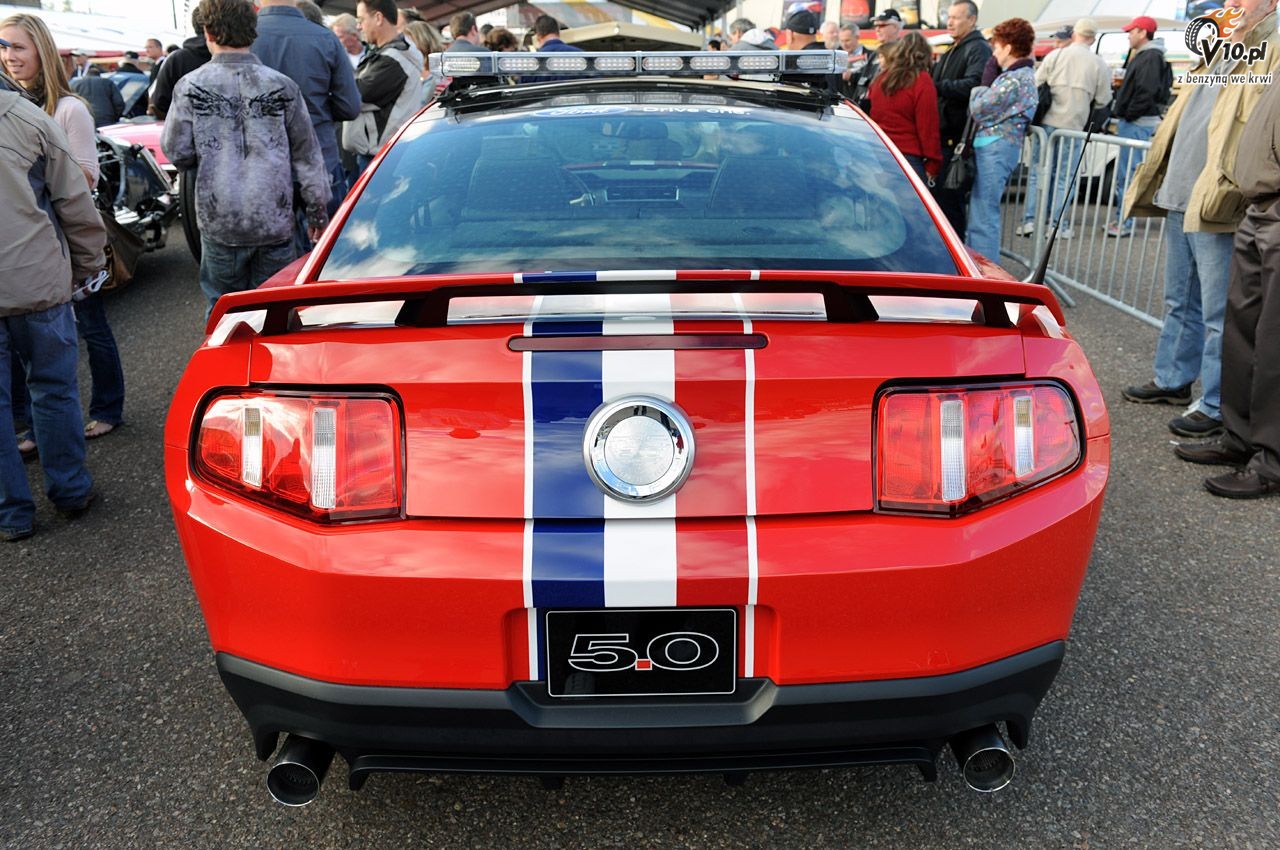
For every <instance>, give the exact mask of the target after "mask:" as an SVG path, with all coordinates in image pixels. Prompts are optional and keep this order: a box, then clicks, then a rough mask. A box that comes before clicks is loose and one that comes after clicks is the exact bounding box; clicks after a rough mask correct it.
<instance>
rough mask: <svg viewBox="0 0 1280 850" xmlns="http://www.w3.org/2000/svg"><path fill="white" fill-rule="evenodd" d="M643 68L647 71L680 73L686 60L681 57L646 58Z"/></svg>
mask: <svg viewBox="0 0 1280 850" xmlns="http://www.w3.org/2000/svg"><path fill="white" fill-rule="evenodd" d="M641 67H642V68H644V69H645V70H646V71H679V70H680V69H681V68H683V67H684V60H683V59H681V58H680V57H679V56H646V57H644V61H643V63H642V64H641Z"/></svg>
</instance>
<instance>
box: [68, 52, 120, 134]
mask: <svg viewBox="0 0 1280 850" xmlns="http://www.w3.org/2000/svg"><path fill="white" fill-rule="evenodd" d="M71 90H72V91H73V92H75V93H76V94H78V95H80V96H81V97H82V98H84V99H85V100H86V101H88V102H89V109H90V110H92V111H93V126H95V127H105V126H106V125H107V124H114V123H116V122H117V121H119V120H120V116H121V115H123V114H124V97H122V96H121V94H120V89H119V87H117V86H116V84H115V83H113V82H111V81H110V80H108V79H107V78H106V77H104V76H102V69H101V68H99V67H98V66H97V65H92V66H90V68H89V70H88V72H87V73H86V74H85V75H84V76H83V77H76V78H75V79H74V80H72V81H71Z"/></svg>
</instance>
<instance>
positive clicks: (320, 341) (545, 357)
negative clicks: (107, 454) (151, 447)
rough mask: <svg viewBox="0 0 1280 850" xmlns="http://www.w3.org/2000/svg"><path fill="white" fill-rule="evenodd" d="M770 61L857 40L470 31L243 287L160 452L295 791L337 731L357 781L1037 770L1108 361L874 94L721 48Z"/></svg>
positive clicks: (229, 651) (794, 59)
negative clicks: (433, 776)
mask: <svg viewBox="0 0 1280 850" xmlns="http://www.w3.org/2000/svg"><path fill="white" fill-rule="evenodd" d="M451 57H452V64H450V63H451ZM822 57H825V64H824V62H823V61H820V60H821V59H822ZM438 59H439V57H437V61H438ZM767 60H771V61H773V62H774V63H777V62H779V61H781V62H784V63H786V67H785V68H783V69H782V70H785V71H786V72H787V73H788V75H789V76H788V78H787V79H788V80H794V79H795V77H794V76H790V75H794V74H800V73H804V72H809V73H814V72H816V73H824V72H826V71H828V70H830V69H831V68H834V67H835V65H834V63H835V62H836V61H838V57H836V56H833V55H832V54H831V53H829V52H828V53H820V52H818V51H809V52H804V53H801V52H795V53H783V54H777V53H764V52H758V53H755V54H729V53H726V54H714V53H710V54H708V53H701V54H672V53H663V54H655V55H652V56H641V55H637V54H599V55H596V54H567V53H554V54H514V53H508V54H501V53H500V54H466V53H464V54H456V55H455V54H446V55H445V57H444V61H445V63H446V65H445V66H444V68H443V70H444V71H445V72H446V73H447V74H450V75H451V76H453V78H454V83H453V85H452V87H451V89H450V91H449V93H448V94H447V95H446V96H445V97H443V98H442V99H441V100H440V101H439V102H437V103H436V104H433V105H432V106H431V107H428V108H427V109H425V110H423V111H422V112H421V113H420V114H419V115H418V116H417V117H416V118H415V119H413V120H412V121H410V122H409V123H408V124H406V125H405V127H404V128H402V130H401V131H400V132H399V135H398V136H397V137H396V138H395V139H394V140H393V141H392V142H391V143H389V144H388V145H387V147H386V148H385V149H384V150H383V151H382V152H381V154H380V155H379V157H378V158H377V159H376V160H375V161H374V163H373V165H372V166H371V167H370V168H369V169H368V170H367V172H366V173H365V175H364V176H363V178H362V179H361V181H360V183H359V184H358V185H357V186H356V188H355V189H354V190H353V192H352V194H351V196H350V197H348V198H347V200H346V202H345V204H344V206H343V208H342V210H341V211H340V212H339V214H338V215H337V217H336V219H335V221H334V222H333V224H332V225H331V226H330V228H329V229H328V231H327V232H326V233H325V235H324V237H323V238H322V239H321V240H320V243H319V244H318V245H317V247H316V249H315V251H314V252H312V253H311V254H310V255H309V256H308V257H307V258H306V260H305V262H303V263H301V264H299V265H297V266H295V267H293V268H291V269H289V270H287V272H286V273H282V274H281V275H279V276H277V278H276V279H274V280H272V281H270V282H269V283H268V285H266V286H264V287H263V288H261V289H258V290H255V291H252V292H245V293H240V294H236V295H231V296H227V297H224V298H223V299H222V300H221V301H219V302H218V304H217V306H216V308H215V309H214V311H213V314H212V316H211V317H210V319H209V325H208V337H207V339H206V340H205V342H204V344H203V345H202V346H201V347H200V349H199V350H198V351H197V352H196V353H195V354H194V356H193V357H192V359H191V362H190V365H189V366H188V368H187V370H186V373H185V375H184V376H183V378H182V381H181V383H180V384H179V386H178V388H177V391H176V393H175V395H174V399H173V405H172V408H171V410H170V412H169V418H168V423H167V428H166V446H165V454H166V476H167V483H168V492H169V497H170V499H171V501H172V506H173V511H174V516H175V520H176V523H177V528H178V533H179V537H180V539H181V543H182V548H183V551H184V553H185V555H186V559H187V563H188V565H189V567H190V571H191V577H192V581H193V583H194V586H195V591H196V593H197V595H198V597H199V599H200V604H201V607H202V609H203V612H204V617H205V620H206V622H207V625H208V630H209V636H210V640H211V642H212V644H213V650H214V652H215V654H216V663H217V667H218V670H219V672H220V673H221V676H222V679H223V681H224V682H225V684H226V686H227V688H228V690H229V691H230V693H231V695H232V697H233V698H234V699H235V701H236V703H237V705H238V706H239V707H240V709H241V710H242V711H243V713H244V715H245V717H246V718H247V720H248V722H249V727H250V730H251V732H252V735H253V740H254V743H255V745H256V749H257V753H258V755H259V757H260V758H262V759H264V760H265V759H268V758H269V757H270V756H271V755H272V754H273V753H274V752H275V751H276V748H277V743H278V740H279V738H280V736H281V735H285V736H287V740H286V742H285V744H284V747H283V749H282V750H281V753H280V755H279V756H278V758H277V762H276V765H275V767H274V768H273V769H272V770H271V772H270V773H269V775H268V785H269V787H270V788H271V790H272V793H273V794H274V795H275V796H276V797H277V799H279V800H281V801H282V802H286V803H291V804H300V803H305V802H307V801H309V800H310V799H312V798H313V797H314V796H315V794H316V792H317V790H318V788H319V786H320V783H321V781H322V780H323V778H324V775H325V772H326V770H327V768H328V767H329V765H330V762H331V760H332V757H333V754H334V753H335V752H336V753H338V754H341V755H342V757H343V758H344V759H345V760H346V761H347V763H348V765H349V768H350V773H349V778H350V784H351V787H352V788H359V787H360V786H361V785H362V784H363V783H364V781H365V779H366V778H367V777H368V776H369V775H370V774H371V773H373V772H377V771H461V772H472V771H474V772H486V773H512V774H533V775H541V776H543V777H545V778H547V779H548V781H551V782H554V781H558V779H559V778H560V777H563V776H566V775H572V774H584V773H638V774H643V773H679V772H693V771H697V772H704V771H709V772H718V773H724V774H726V776H729V777H738V776H740V775H742V774H744V773H745V772H748V771H751V770H756V769H773V768H788V767H806V766H833V765H854V764H867V763H897V764H913V765H916V766H918V767H919V768H920V770H921V771H922V772H923V773H924V775H925V776H926V777H928V778H932V777H933V776H934V775H935V764H936V760H937V757H938V755H939V753H940V752H941V750H942V749H943V748H944V747H945V746H947V744H948V743H950V745H951V747H952V749H953V750H954V752H955V755H956V757H957V760H958V762H959V764H960V765H961V767H962V769H963V771H964V773H965V776H966V778H967V780H968V781H969V782H970V784H971V785H973V786H974V787H977V788H979V789H982V790H994V789H996V788H999V787H1001V786H1003V785H1004V784H1005V783H1006V782H1007V781H1008V780H1009V777H1010V775H1011V774H1012V772H1013V762H1012V759H1011V758H1010V756H1009V751H1008V749H1007V748H1006V745H1005V743H1004V739H1003V738H1004V735H1007V737H1008V738H1009V739H1010V740H1011V741H1012V743H1014V744H1016V745H1017V746H1018V747H1024V746H1026V744H1027V739H1028V734H1029V731H1030V728H1031V719H1032V715H1033V713H1034V712H1035V710H1036V708H1037V706H1038V704H1039V703H1040V701H1041V699H1042V698H1043V697H1044V695H1045V693H1046V691H1047V690H1048V688H1049V686H1050V683H1051V682H1052V680H1053V678H1054V675H1055V673H1056V671H1057V669H1058V666H1059V664H1060V662H1061V660H1062V657H1063V652H1064V649H1065V645H1066V639H1067V635H1068V632H1069V631H1070V627H1071V620H1072V614H1073V611H1074V609H1075V605H1076V599H1077V596H1078V593H1079V590H1080V585H1081V582H1082V580H1083V578H1084V573H1085V567H1086V564H1087V562H1088V560H1089V553H1090V549H1091V547H1092V545H1093V539H1094V533H1095V529H1096V526H1097V522H1098V516H1099V512H1100V510H1101V507H1102V495H1103V490H1104V488H1105V485H1106V481H1107V471H1108V466H1109V454H1108V453H1109V445H1110V442H1109V425H1108V420H1107V412H1106V408H1105V407H1104V405H1103V400H1102V396H1101V395H1100V393H1099V389H1098V386H1097V383H1096V381H1095V379H1094V376H1093V374H1092V372H1091V371H1090V368H1089V364H1088V363H1087V361H1086V360H1085V357H1084V354H1083V353H1082V352H1081V350H1080V347H1079V346H1078V345H1077V344H1076V342H1075V341H1074V340H1073V339H1072V338H1071V336H1070V335H1069V334H1068V333H1067V332H1066V331H1065V329H1064V319H1063V315H1062V311H1061V309H1060V307H1059V305H1058V303H1057V301H1056V300H1055V298H1054V296H1053V295H1052V293H1051V292H1050V291H1049V290H1048V289H1046V288H1044V287H1043V286H1038V285H1032V284H1025V283H1020V282H1018V281H1016V280H1013V279H1012V278H1010V277H1009V276H1008V275H1007V274H1004V273H1003V272H1001V271H1000V270H999V269H998V268H997V267H995V266H993V265H991V264H989V263H986V262H985V261H981V260H980V259H977V258H975V257H973V256H971V255H970V254H969V253H968V252H966V250H965V248H964V246H963V245H962V243H961V241H960V239H958V238H957V237H956V235H955V233H954V232H952V230H951V229H950V228H949V227H948V226H947V225H946V223H945V220H944V219H943V217H942V216H941V214H940V213H939V211H938V209H937V207H936V206H935V205H934V204H933V202H932V200H931V199H930V197H929V194H928V191H927V189H926V188H925V187H924V186H923V185H922V184H921V183H920V181H919V180H917V179H916V178H915V176H914V175H913V173H912V172H911V169H910V168H909V167H908V166H907V164H906V163H905V160H904V159H903V158H902V157H901V156H900V155H899V154H898V152H897V151H896V150H895V149H894V148H893V147H892V145H891V144H890V143H889V142H888V141H887V139H886V138H885V137H884V136H883V135H882V134H881V133H880V132H879V130H878V129H877V128H876V127H875V126H874V125H873V124H871V123H870V122H869V121H868V120H867V119H866V118H865V117H864V116H863V115H862V114H861V113H859V112H858V111H857V110H855V109H854V108H852V107H851V106H849V105H848V104H847V103H843V102H841V101H840V100H839V99H838V97H837V96H835V95H832V94H831V93H829V92H828V91H827V90H824V89H823V88H822V87H821V86H819V87H808V86H804V85H796V84H792V83H784V84H773V83H766V82H749V81H745V80H735V79H732V78H725V79H720V80H706V79H702V77H703V76H704V75H706V74H708V73H712V72H725V73H736V72H750V73H752V74H758V73H760V72H761V71H762V70H765V71H767V70H770V69H769V68H766V67H765V66H764V64H763V63H765V62H766V61H767ZM637 63H639V66H640V67H639V68H637V67H636V65H637ZM773 69H774V70H776V69H777V65H776V64H775V65H774V66H773ZM515 73H520V74H521V75H522V76H523V81H522V82H521V83H520V84H519V85H511V84H507V83H506V82H504V81H502V80H501V79H498V77H502V76H506V75H510V74H515ZM566 73H571V74H573V75H575V76H574V78H572V79H560V80H557V81H553V82H538V77H539V76H540V75H550V76H561V77H563V76H564V75H565V74H566ZM682 74H687V75H688V76H681V75H682ZM467 75H473V76H472V77H470V78H469V77H468V76H467ZM468 81H469V82H471V83H472V84H471V85H467V82H468ZM1001 725H1003V729H1004V731H1003V734H1002V732H1001V729H1000V726H1001Z"/></svg>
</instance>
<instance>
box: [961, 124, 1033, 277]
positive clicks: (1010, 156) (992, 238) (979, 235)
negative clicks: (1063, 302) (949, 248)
mask: <svg viewBox="0 0 1280 850" xmlns="http://www.w3.org/2000/svg"><path fill="white" fill-rule="evenodd" d="M973 155H974V160H975V162H976V163H977V166H978V173H977V176H976V178H975V179H974V181H973V191H972V192H971V193H970V194H969V231H968V233H966V234H965V239H964V241H965V242H966V243H967V244H968V245H969V247H970V248H972V249H973V250H975V251H977V252H978V253H979V254H981V255H982V256H984V257H986V258H987V259H988V260H990V261H991V262H993V263H998V262H1000V201H1001V200H1002V199H1003V198H1004V187H1005V185H1006V184H1007V183H1008V182H1009V175H1010V174H1012V173H1013V169H1015V168H1017V167H1018V161H1019V160H1020V159H1021V158H1022V145H1020V144H1019V143H1018V142H1015V141H1012V140H1010V139H1004V138H998V139H996V140H995V141H993V142H988V143H987V144H985V145H983V146H982V147H974V149H973Z"/></svg>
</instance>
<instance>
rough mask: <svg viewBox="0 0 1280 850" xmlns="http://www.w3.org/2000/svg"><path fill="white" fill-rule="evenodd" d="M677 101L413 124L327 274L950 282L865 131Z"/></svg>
mask: <svg viewBox="0 0 1280 850" xmlns="http://www.w3.org/2000/svg"><path fill="white" fill-rule="evenodd" d="M663 96H664V97H668V98H669V97H670V96H668V95H663ZM599 97H604V96H599ZM676 97H677V98H678V97H680V96H679V95H677V96H676ZM688 97H691V96H685V98H686V100H684V101H681V102H676V103H670V104H667V105H652V104H651V105H641V104H634V105H629V106H628V105H608V104H600V103H598V102H585V103H582V104H579V105H556V104H555V103H554V102H553V103H551V104H547V105H543V106H542V108H530V109H526V110H522V111H518V112H510V111H506V112H502V113H499V114H489V115H471V116H463V117H461V118H458V117H457V116H449V117H445V118H439V119H436V120H432V119H429V118H426V117H424V118H423V119H419V121H418V123H416V124H415V125H413V126H412V127H410V128H409V130H408V131H407V132H406V134H405V135H404V136H403V137H402V138H401V140H400V141H399V143H397V144H396V146H395V147H394V148H393V149H392V150H391V151H390V152H389V153H388V155H387V158H386V159H385V160H384V161H383V162H382V164H381V166H380V167H379V168H378V170H377V172H376V173H375V174H374V175H373V178H372V179H371V181H370V182H369V184H368V186H366V187H365V189H364V191H363V193H362V194H361V196H360V198H359V199H358V201H357V202H356V205H355V208H354V209H353V210H352V213H351V216H350V217H349V218H348V220H347V222H346V224H345V226H344V227H343V229H342V232H341V233H340V234H339V236H338V239H337V241H336V243H335V245H334V247H333V250H332V251H331V252H330V254H329V257H328V258H327V260H326V262H325V265H324V269H323V271H322V273H321V277H322V278H323V279H327V280H344V279H351V278H361V277H374V276H395V275H403V274H439V273H448V272H502V271H511V272H518V271H520V272H524V271H543V270H555V271H561V270H598V269H654V268H739V269H742V268H750V269H771V268H779V269H781V268H785V269H815V270H851V271H862V270H867V271H889V272H935V273H941V274H955V273H956V265H955V262H954V260H953V259H952V257H951V254H950V252H949V251H948V250H947V248H946V245H945V243H944V242H943V240H942V237H941V236H940V234H939V233H938V230H937V227H936V226H935V225H934V223H933V221H932V220H931V218H930V217H929V214H928V212H927V211H926V209H925V207H924V204H923V202H922V201H921V199H920V197H919V196H918V195H917V193H916V191H915V190H914V188H913V187H912V186H911V184H910V182H909V181H908V179H907V177H906V176H905V175H904V173H903V171H902V169H901V167H899V165H898V164H897V163H896V162H895V161H894V159H893V158H892V156H891V155H890V154H889V152H888V150H887V149H886V148H885V147H884V145H883V143H882V142H881V141H880V140H879V139H878V138H877V137H876V136H875V134H874V133H872V131H871V130H870V128H869V127H867V125H866V124H865V123H864V122H863V121H862V120H861V119H858V118H856V117H853V116H852V114H851V113H850V114H849V115H848V116H847V117H846V116H843V115H832V114H827V115H825V116H822V117H819V116H818V115H816V114H809V113H799V112H792V111H783V110H781V109H778V110H769V109H762V108H758V107H745V106H731V105H725V106H701V105H697V104H694V103H690V102H688V100H687V98H688ZM693 97H696V96H693ZM581 99H582V100H585V98H581Z"/></svg>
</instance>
